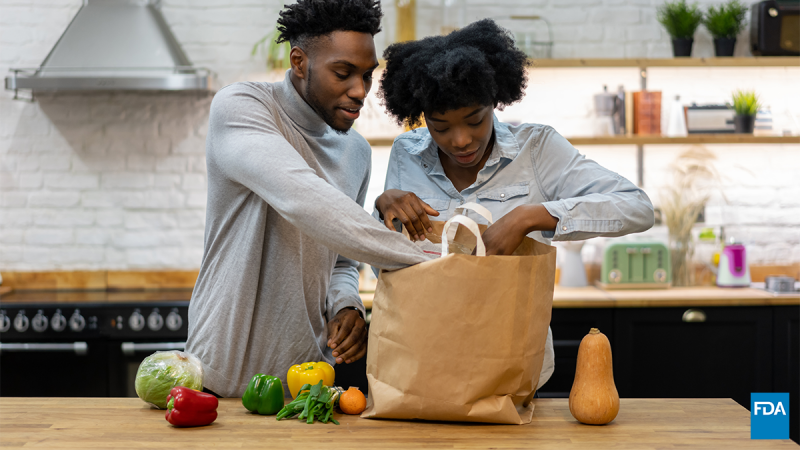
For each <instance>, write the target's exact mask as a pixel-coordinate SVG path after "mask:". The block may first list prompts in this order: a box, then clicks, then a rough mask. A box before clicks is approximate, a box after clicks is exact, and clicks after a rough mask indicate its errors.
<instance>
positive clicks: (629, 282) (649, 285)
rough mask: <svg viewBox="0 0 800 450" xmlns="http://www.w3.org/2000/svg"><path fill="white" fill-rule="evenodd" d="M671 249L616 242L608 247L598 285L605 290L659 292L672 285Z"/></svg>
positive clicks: (657, 244)
mask: <svg viewBox="0 0 800 450" xmlns="http://www.w3.org/2000/svg"><path fill="white" fill-rule="evenodd" d="M670 267H671V266H670V257H669V249H667V246H666V245H664V244H662V243H660V242H644V241H641V242H617V243H613V244H610V245H608V246H607V247H606V250H605V253H604V255H603V268H602V271H601V272H600V281H599V282H598V285H599V286H600V287H602V288H604V289H659V288H668V287H670V285H671V284H672V273H671V272H672V271H671V270H670Z"/></svg>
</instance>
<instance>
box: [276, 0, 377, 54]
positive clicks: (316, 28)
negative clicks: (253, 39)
mask: <svg viewBox="0 0 800 450" xmlns="http://www.w3.org/2000/svg"><path fill="white" fill-rule="evenodd" d="M381 17H383V12H382V11H381V3H380V1H379V0H299V1H298V2H297V3H295V4H293V5H284V10H283V11H281V12H280V18H279V19H278V33H279V34H278V39H277V40H276V42H277V43H278V44H280V43H281V42H289V43H290V44H291V45H292V46H293V47H294V46H298V47H300V48H302V49H303V50H305V51H308V47H309V46H310V45H311V42H312V41H313V40H314V39H315V38H318V37H320V36H325V35H328V34H330V33H333V32H334V31H357V32H361V33H369V34H371V35H372V36H375V35H376V34H377V33H378V32H379V31H381Z"/></svg>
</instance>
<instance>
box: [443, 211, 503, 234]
mask: <svg viewBox="0 0 800 450" xmlns="http://www.w3.org/2000/svg"><path fill="white" fill-rule="evenodd" d="M466 210H470V211H475V212H476V213H478V215H479V216H481V217H483V218H484V219H486V221H487V222H489V225H491V224H493V223H494V221H493V220H492V212H491V211H489V210H488V209H486V208H484V207H483V206H481V205H479V204H477V203H475V202H468V203H464V204H463V205H460V206H458V207H457V208H456V209H455V213H456V214H463V215H464V216H466V215H467V214H466V213H465V211H466ZM456 230H458V227H453V228H452V229H450V231H449V232H448V234H447V237H448V239H450V240H451V241H452V240H453V239H455V238H456Z"/></svg>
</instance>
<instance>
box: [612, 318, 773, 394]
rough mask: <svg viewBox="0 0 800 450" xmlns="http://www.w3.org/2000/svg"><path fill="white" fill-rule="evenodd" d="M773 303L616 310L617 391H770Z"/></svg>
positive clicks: (641, 392)
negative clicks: (763, 304) (765, 304)
mask: <svg viewBox="0 0 800 450" xmlns="http://www.w3.org/2000/svg"><path fill="white" fill-rule="evenodd" d="M772 318H773V314H772V308H771V307H766V306H765V307H708V308H620V309H617V310H616V311H615V317H614V320H615V340H614V369H615V370H614V378H615V381H616V383H617V389H618V390H619V394H620V396H621V397H629V398H651V397H662V398H732V399H734V400H735V401H737V402H738V403H739V404H741V405H742V406H744V407H745V408H748V409H749V407H750V393H751V392H774V390H773V384H774V382H773V356H774V355H773V320H772Z"/></svg>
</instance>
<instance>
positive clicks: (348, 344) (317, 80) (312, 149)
mask: <svg viewBox="0 0 800 450" xmlns="http://www.w3.org/2000/svg"><path fill="white" fill-rule="evenodd" d="M381 15H382V13H381V10H380V2H379V1H377V0H336V1H332V0H300V1H298V2H297V3H296V4H293V5H291V6H287V7H286V8H285V9H284V10H283V11H282V12H281V13H280V16H281V18H280V19H279V20H278V24H279V25H280V26H279V27H278V29H279V31H280V36H279V38H278V42H283V41H289V43H290V44H291V46H292V49H291V54H290V59H291V69H290V70H289V71H287V73H286V77H285V79H284V80H283V82H278V83H235V84H233V85H230V86H227V87H225V88H224V89H222V90H220V91H219V92H218V93H217V95H216V96H215V98H214V101H213V102H212V104H211V113H210V117H209V131H208V138H207V141H206V159H207V166H208V206H207V213H206V232H205V249H204V254H203V261H202V264H201V269H200V275H199V277H198V279H197V284H196V285H195V290H194V293H193V295H192V301H191V304H190V307H189V339H188V341H187V343H186V350H187V351H188V352H191V353H193V354H195V355H196V356H198V357H199V358H200V359H201V360H202V362H203V369H204V372H205V374H204V386H205V388H206V389H207V390H208V391H211V392H213V393H216V394H217V395H220V396H223V397H238V396H241V395H242V393H243V392H244V390H245V388H246V387H247V383H248V382H249V380H250V378H251V377H252V376H253V375H255V374H256V373H267V374H271V375H275V376H278V377H281V379H282V380H283V382H284V387H286V386H285V384H286V379H285V377H286V371H287V370H288V369H289V367H290V366H292V365H293V364H299V363H303V362H306V361H320V360H326V361H328V362H330V363H338V364H342V363H344V364H348V363H352V362H353V361H356V360H358V359H360V358H362V357H363V356H364V355H365V353H366V337H367V333H366V329H365V326H366V324H365V322H364V307H363V305H362V304H361V300H360V298H359V296H358V272H357V270H356V265H357V263H356V262H355V261H364V262H367V263H369V264H372V265H374V266H377V267H381V268H385V269H399V268H402V267H405V266H408V265H411V264H416V263H419V262H422V261H425V260H426V259H428V258H427V257H426V256H425V254H424V253H423V252H422V251H421V250H419V249H418V248H417V247H416V246H415V245H414V244H412V243H411V242H410V241H408V240H406V239H405V238H403V237H402V236H401V235H400V234H399V233H393V232H391V231H389V230H387V229H386V228H385V227H383V226H381V225H380V224H379V223H378V222H376V221H375V220H374V219H373V218H372V217H371V216H370V215H369V214H367V213H366V212H365V211H364V209H363V204H364V197H365V195H366V190H367V185H368V184H369V172H370V164H371V163H370V159H371V158H370V155H371V149H370V147H369V144H367V142H366V140H364V138H363V137H361V136H360V135H359V134H358V133H356V132H355V131H353V130H351V129H350V128H351V127H352V125H353V121H354V120H355V119H357V118H358V115H359V110H360V109H361V107H362V106H363V104H364V98H365V97H366V95H367V92H368V91H369V89H370V87H371V86H372V73H373V71H374V70H375V68H376V67H377V66H378V61H377V58H376V55H375V45H374V42H373V36H374V35H375V34H376V33H377V32H378V31H380V18H381ZM286 392H288V390H286Z"/></svg>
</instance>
